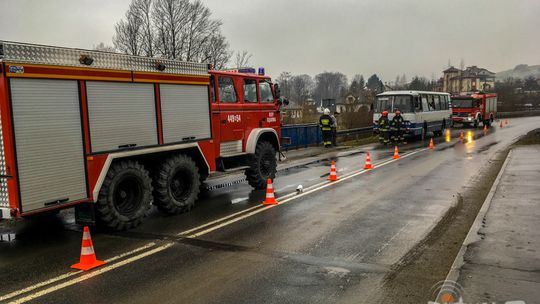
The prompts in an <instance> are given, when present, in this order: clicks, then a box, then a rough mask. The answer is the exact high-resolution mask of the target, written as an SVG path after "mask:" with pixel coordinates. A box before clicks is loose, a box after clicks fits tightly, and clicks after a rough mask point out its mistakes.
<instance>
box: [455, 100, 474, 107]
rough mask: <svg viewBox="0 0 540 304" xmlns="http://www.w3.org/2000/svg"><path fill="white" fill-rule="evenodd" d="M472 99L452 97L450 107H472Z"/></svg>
mask: <svg viewBox="0 0 540 304" xmlns="http://www.w3.org/2000/svg"><path fill="white" fill-rule="evenodd" d="M472 107H473V99H472V98H470V99H452V108H472Z"/></svg>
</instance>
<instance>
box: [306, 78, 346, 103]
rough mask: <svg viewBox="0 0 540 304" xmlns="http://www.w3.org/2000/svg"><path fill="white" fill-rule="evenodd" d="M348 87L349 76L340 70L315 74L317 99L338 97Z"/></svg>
mask: <svg viewBox="0 0 540 304" xmlns="http://www.w3.org/2000/svg"><path fill="white" fill-rule="evenodd" d="M346 88H347V76H345V75H344V74H342V73H339V72H323V73H320V74H317V75H316V76H315V90H314V92H313V95H314V97H315V99H316V100H322V99H337V98H339V97H340V95H341V93H342V92H343V89H346Z"/></svg>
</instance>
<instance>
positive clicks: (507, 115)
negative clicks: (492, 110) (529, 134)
mask: <svg viewBox="0 0 540 304" xmlns="http://www.w3.org/2000/svg"><path fill="white" fill-rule="evenodd" d="M525 116H540V110H527V111H513V112H497V117H499V118H511V117H525Z"/></svg>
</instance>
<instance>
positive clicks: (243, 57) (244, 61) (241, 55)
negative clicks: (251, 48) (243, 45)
mask: <svg viewBox="0 0 540 304" xmlns="http://www.w3.org/2000/svg"><path fill="white" fill-rule="evenodd" d="M251 56H252V55H251V54H250V53H249V52H248V51H247V50H243V51H241V52H240V51H238V52H236V56H235V60H234V66H235V67H237V68H241V67H247V66H248V65H249V60H250V59H251Z"/></svg>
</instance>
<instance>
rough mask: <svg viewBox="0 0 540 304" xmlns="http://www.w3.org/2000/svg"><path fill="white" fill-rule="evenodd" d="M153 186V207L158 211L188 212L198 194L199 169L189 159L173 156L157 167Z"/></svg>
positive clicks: (170, 212) (199, 182) (199, 183)
mask: <svg viewBox="0 0 540 304" xmlns="http://www.w3.org/2000/svg"><path fill="white" fill-rule="evenodd" d="M154 185H155V191H154V194H155V195H154V197H155V201H154V205H156V206H157V208H158V209H159V210H160V211H163V212H165V213H169V214H178V213H181V212H185V211H189V210H190V209H191V208H192V207H193V206H194V205H195V201H196V200H197V197H198V196H199V192H200V185H201V181H200V176H199V169H198V168H197V165H196V164H195V162H194V161H193V160H192V159H191V158H190V157H188V156H185V155H176V156H173V157H171V158H169V159H167V160H166V161H165V162H163V163H162V164H161V166H160V167H159V169H158V172H157V176H156V178H155V180H154Z"/></svg>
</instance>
